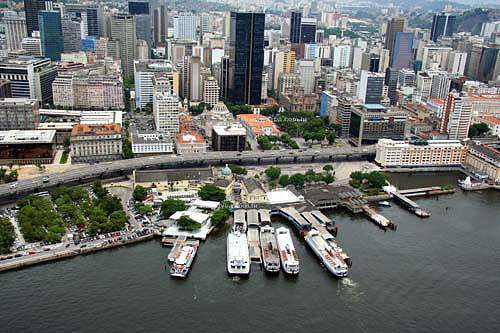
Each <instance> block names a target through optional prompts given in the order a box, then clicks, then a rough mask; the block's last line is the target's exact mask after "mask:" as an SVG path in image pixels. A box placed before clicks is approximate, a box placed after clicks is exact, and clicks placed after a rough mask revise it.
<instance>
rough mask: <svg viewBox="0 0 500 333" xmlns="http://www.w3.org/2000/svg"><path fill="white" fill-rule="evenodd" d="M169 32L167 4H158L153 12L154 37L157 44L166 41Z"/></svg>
mask: <svg viewBox="0 0 500 333" xmlns="http://www.w3.org/2000/svg"><path fill="white" fill-rule="evenodd" d="M167 34H168V15H167V7H166V6H165V5H161V6H158V7H156V8H155V9H154V12H153V37H154V38H153V39H154V43H155V45H160V44H163V43H165V41H166V40H167Z"/></svg>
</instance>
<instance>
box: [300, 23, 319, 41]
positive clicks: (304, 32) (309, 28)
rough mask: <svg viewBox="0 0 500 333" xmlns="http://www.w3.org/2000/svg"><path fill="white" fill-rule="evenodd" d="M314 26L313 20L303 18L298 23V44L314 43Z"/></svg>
mask: <svg viewBox="0 0 500 333" xmlns="http://www.w3.org/2000/svg"><path fill="white" fill-rule="evenodd" d="M316 25H317V21H316V19H315V18H306V17H303V18H302V19H301V22H300V42H301V43H304V44H312V43H316Z"/></svg>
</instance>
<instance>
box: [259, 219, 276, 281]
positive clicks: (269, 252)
mask: <svg viewBox="0 0 500 333" xmlns="http://www.w3.org/2000/svg"><path fill="white" fill-rule="evenodd" d="M260 247H261V249H262V261H263V263H264V269H265V270H266V271H267V272H270V273H277V272H279V271H280V254H279V251H278V246H277V244H276V236H275V232H274V228H273V227H271V226H268V225H266V226H264V227H261V228H260Z"/></svg>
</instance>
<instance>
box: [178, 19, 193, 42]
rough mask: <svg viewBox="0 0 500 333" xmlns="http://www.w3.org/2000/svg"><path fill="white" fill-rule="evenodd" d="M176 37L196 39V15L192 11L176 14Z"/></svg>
mask: <svg viewBox="0 0 500 333" xmlns="http://www.w3.org/2000/svg"><path fill="white" fill-rule="evenodd" d="M174 38H177V39H190V40H195V39H196V16H194V15H193V14H192V13H181V14H179V15H178V16H174Z"/></svg>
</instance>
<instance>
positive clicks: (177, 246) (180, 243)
mask: <svg viewBox="0 0 500 333" xmlns="http://www.w3.org/2000/svg"><path fill="white" fill-rule="evenodd" d="M189 244H191V245H196V246H197V247H199V245H200V241H199V240H187V237H186V236H179V237H177V239H176V241H175V243H174V247H173V248H172V250H170V252H169V253H168V261H169V262H174V261H175V258H177V255H178V254H179V252H180V251H181V250H182V248H183V247H184V245H189Z"/></svg>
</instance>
